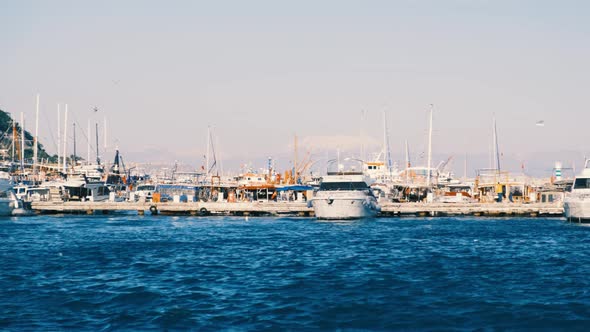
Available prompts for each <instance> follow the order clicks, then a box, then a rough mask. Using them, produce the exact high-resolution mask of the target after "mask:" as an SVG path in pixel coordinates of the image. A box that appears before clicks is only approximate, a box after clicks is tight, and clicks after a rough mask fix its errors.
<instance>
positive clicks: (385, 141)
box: [383, 111, 393, 177]
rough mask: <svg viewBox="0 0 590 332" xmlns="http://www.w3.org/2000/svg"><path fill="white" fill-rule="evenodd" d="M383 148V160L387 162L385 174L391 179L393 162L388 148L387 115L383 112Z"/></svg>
mask: <svg viewBox="0 0 590 332" xmlns="http://www.w3.org/2000/svg"><path fill="white" fill-rule="evenodd" d="M383 148H384V149H385V159H386V162H387V174H388V175H389V176H390V177H391V172H392V170H393V162H392V160H391V148H390V146H389V131H388V128H387V114H386V113H385V111H383Z"/></svg>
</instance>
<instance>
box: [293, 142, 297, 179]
mask: <svg viewBox="0 0 590 332" xmlns="http://www.w3.org/2000/svg"><path fill="white" fill-rule="evenodd" d="M294 140H295V141H294V145H293V147H294V149H295V151H294V152H295V155H294V159H293V180H294V183H295V184H297V134H295V137H294Z"/></svg>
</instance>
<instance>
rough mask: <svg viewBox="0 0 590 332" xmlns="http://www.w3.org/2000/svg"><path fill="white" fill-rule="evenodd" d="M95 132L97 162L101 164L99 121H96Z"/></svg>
mask: <svg viewBox="0 0 590 332" xmlns="http://www.w3.org/2000/svg"><path fill="white" fill-rule="evenodd" d="M94 132H95V134H96V164H97V165H100V153H99V151H100V150H99V149H98V122H97V123H96V129H95V130H94Z"/></svg>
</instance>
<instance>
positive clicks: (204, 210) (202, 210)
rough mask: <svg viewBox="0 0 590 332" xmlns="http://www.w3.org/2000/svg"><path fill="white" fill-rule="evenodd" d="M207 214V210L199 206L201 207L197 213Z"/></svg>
mask: <svg viewBox="0 0 590 332" xmlns="http://www.w3.org/2000/svg"><path fill="white" fill-rule="evenodd" d="M208 214H209V211H207V209H205V208H201V209H200V210H199V215H200V216H206V215H208Z"/></svg>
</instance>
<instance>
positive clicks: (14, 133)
mask: <svg viewBox="0 0 590 332" xmlns="http://www.w3.org/2000/svg"><path fill="white" fill-rule="evenodd" d="M10 117H11V119H12V162H13V163H14V161H15V156H16V155H15V150H16V149H17V146H18V145H17V144H18V143H17V142H18V135H17V131H16V121H14V117H13V116H12V115H11V116H10Z"/></svg>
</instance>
